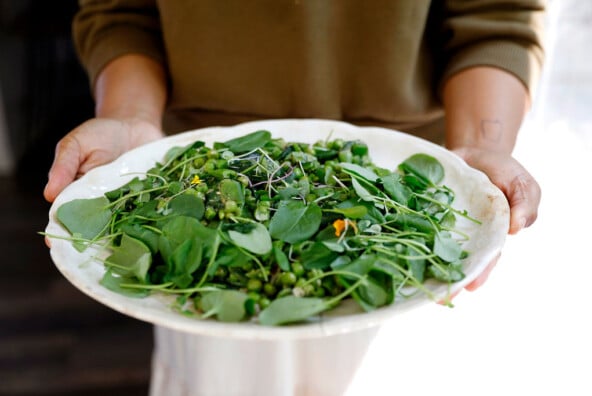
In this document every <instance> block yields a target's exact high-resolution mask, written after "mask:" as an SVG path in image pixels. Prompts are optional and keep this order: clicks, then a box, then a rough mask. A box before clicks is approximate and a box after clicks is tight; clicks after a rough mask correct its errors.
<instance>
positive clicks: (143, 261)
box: [105, 234, 152, 283]
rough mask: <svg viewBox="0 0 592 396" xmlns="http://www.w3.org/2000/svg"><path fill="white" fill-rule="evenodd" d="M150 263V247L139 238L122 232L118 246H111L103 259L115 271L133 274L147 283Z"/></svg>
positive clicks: (120, 273)
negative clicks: (111, 250)
mask: <svg viewBox="0 0 592 396" xmlns="http://www.w3.org/2000/svg"><path fill="white" fill-rule="evenodd" d="M151 263H152V254H151V253H150V249H148V247H147V246H146V245H144V244H143V243H142V242H140V241H139V240H137V239H135V238H132V237H130V236H128V235H127V234H123V236H122V237H121V243H120V245H119V246H114V247H113V253H112V254H111V255H110V256H109V257H107V259H106V260H105V265H106V266H108V267H110V266H112V267H113V268H112V271H114V272H115V273H117V274H119V275H122V276H126V277H131V276H134V277H135V278H136V279H137V280H139V281H140V282H142V283H147V274H148V269H149V268H150V264H151Z"/></svg>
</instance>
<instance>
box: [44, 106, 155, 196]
mask: <svg viewBox="0 0 592 396" xmlns="http://www.w3.org/2000/svg"><path fill="white" fill-rule="evenodd" d="M163 136H164V134H163V132H162V131H161V130H160V129H159V128H157V127H156V126H154V125H153V124H151V123H150V122H147V121H144V120H141V119H113V118H92V119H90V120H88V121H86V122H84V123H83V124H81V125H80V126H78V127H77V128H75V129H74V130H72V131H71V132H70V133H68V134H67V135H66V136H65V137H64V138H62V139H61V140H60V141H59V142H58V144H57V146H56V151H55V158H54V161H53V164H52V166H51V169H50V170H49V176H48V182H47V185H46V186H45V190H44V191H43V195H44V197H45V199H46V200H47V201H49V202H53V201H54V200H55V198H56V197H57V196H58V194H59V193H60V192H61V191H62V190H63V189H64V188H65V187H66V186H67V185H68V184H70V183H71V182H72V181H74V180H75V179H76V178H78V177H80V176H82V175H84V174H85V173H86V172H88V171H89V170H91V169H92V168H95V167H97V166H99V165H103V164H106V163H108V162H111V161H113V160H115V159H116V158H117V157H119V156H120V155H121V154H123V153H125V152H126V151H129V150H131V149H133V148H135V147H138V146H140V145H142V144H144V143H148V142H151V141H153V140H156V139H159V138H162V137H163Z"/></svg>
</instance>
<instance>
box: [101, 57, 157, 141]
mask: <svg viewBox="0 0 592 396" xmlns="http://www.w3.org/2000/svg"><path fill="white" fill-rule="evenodd" d="M166 81H167V80H166V74H165V71H164V68H163V67H162V65H160V64H159V63H158V62H156V61H154V60H152V59H151V58H148V57H146V56H142V55H135V54H130V55H125V56H122V57H119V58H116V59H114V60H113V61H111V62H109V63H108V64H107V65H106V66H105V68H104V69H103V70H102V71H101V73H100V74H99V76H98V77H97V81H96V85H95V102H96V109H95V112H96V116H97V117H104V118H115V119H139V120H142V121H147V122H149V123H151V124H152V125H154V126H155V127H157V128H159V129H160V128H161V124H162V115H163V112H164V107H165V104H166V100H167V83H166Z"/></svg>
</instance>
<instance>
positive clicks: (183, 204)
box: [168, 193, 205, 220]
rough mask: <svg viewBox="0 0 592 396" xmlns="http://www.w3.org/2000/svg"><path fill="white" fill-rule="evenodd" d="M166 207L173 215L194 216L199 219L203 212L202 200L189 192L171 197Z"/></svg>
mask: <svg viewBox="0 0 592 396" xmlns="http://www.w3.org/2000/svg"><path fill="white" fill-rule="evenodd" d="M168 207H169V209H170V210H171V214H173V215H179V216H189V217H194V218H196V219H197V220H201V218H202V217H203V215H204V212H205V206H204V202H203V200H202V199H201V198H199V197H198V196H196V195H193V194H189V193H184V194H179V195H177V196H176V197H174V198H173V199H171V201H170V202H169V205H168Z"/></svg>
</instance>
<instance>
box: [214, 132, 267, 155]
mask: <svg viewBox="0 0 592 396" xmlns="http://www.w3.org/2000/svg"><path fill="white" fill-rule="evenodd" d="M270 140H271V133H270V132H269V131H265V130H260V131H255V132H251V133H249V134H247V135H244V136H240V137H237V138H234V139H230V140H227V141H225V142H224V143H222V144H223V145H224V147H226V148H228V149H229V150H230V151H232V152H233V153H235V154H242V153H246V152H248V151H251V150H255V149H256V148H259V147H263V146H264V145H265V144H266V143H267V142H269V141H270Z"/></svg>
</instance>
